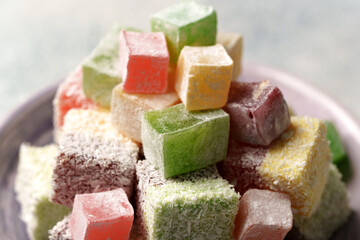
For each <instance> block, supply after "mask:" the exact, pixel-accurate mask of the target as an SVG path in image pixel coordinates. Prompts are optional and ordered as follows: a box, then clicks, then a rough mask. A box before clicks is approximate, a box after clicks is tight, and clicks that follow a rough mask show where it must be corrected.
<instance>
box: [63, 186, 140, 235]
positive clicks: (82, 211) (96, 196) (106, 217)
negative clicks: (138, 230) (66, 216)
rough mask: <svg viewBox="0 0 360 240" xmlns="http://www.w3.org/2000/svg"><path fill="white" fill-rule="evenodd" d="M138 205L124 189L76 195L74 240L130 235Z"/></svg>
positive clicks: (73, 219) (71, 218)
mask: <svg viewBox="0 0 360 240" xmlns="http://www.w3.org/2000/svg"><path fill="white" fill-rule="evenodd" d="M133 220H134V209H133V207H132V205H131V204H130V202H129V200H128V198H127V196H126V193H125V192H124V190H123V189H121V188H118V189H115V190H112V191H105V192H98V193H88V194H78V195H76V196H75V200H74V207H73V210H72V212H71V217H70V222H69V229H70V232H71V236H72V238H73V239H74V240H107V239H129V236H130V230H131V227H132V224H133Z"/></svg>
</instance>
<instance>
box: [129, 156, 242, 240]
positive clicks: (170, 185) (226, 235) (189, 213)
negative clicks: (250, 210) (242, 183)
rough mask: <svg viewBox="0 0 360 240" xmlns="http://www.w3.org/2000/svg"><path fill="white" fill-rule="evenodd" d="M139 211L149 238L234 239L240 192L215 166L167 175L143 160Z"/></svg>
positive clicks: (139, 172) (139, 174) (139, 176)
mask: <svg viewBox="0 0 360 240" xmlns="http://www.w3.org/2000/svg"><path fill="white" fill-rule="evenodd" d="M136 174H137V179H138V185H137V188H138V191H137V194H138V197H137V204H138V205H137V206H138V207H137V214H138V217H139V220H140V221H142V224H139V226H143V234H144V235H145V236H146V237H147V239H149V240H151V239H158V240H160V239H203V240H205V239H214V240H215V239H229V240H230V239H233V230H234V222H235V216H236V213H237V210H238V205H239V197H240V196H239V195H238V194H237V193H236V192H235V191H234V189H233V188H232V186H231V185H230V184H229V183H228V182H227V181H226V180H224V179H222V178H221V177H220V176H219V174H218V173H217V171H216V168H215V166H210V167H208V168H204V169H200V170H197V171H194V172H191V173H187V174H183V175H179V176H177V177H174V178H170V179H166V180H165V179H164V178H163V177H162V173H161V172H159V171H158V170H157V169H156V168H155V167H154V166H153V165H152V164H151V163H150V162H149V161H147V160H144V161H139V162H138V163H137V166H136Z"/></svg>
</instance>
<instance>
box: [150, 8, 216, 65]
mask: <svg viewBox="0 0 360 240" xmlns="http://www.w3.org/2000/svg"><path fill="white" fill-rule="evenodd" d="M150 23H151V31H153V32H164V33H165V36H166V40H167V44H168V48H169V53H170V61H171V63H173V64H175V63H176V61H177V59H178V56H179V54H180V51H181V49H182V48H183V47H184V46H185V45H187V46H210V45H214V44H215V41H216V32H217V16H216V12H215V10H214V8H213V7H211V6H203V5H200V4H197V3H196V2H194V1H184V2H181V3H178V4H176V5H174V6H171V7H168V8H166V9H164V10H162V11H160V12H158V13H155V14H153V15H152V16H151V17H150Z"/></svg>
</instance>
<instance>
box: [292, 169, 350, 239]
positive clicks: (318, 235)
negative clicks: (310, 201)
mask: <svg viewBox="0 0 360 240" xmlns="http://www.w3.org/2000/svg"><path fill="white" fill-rule="evenodd" d="M350 213H351V209H350V207H349V199H348V195H347V191H346V186H345V184H344V183H343V182H342V181H341V173H340V172H339V170H338V169H337V168H336V167H335V165H334V164H331V165H330V170H329V176H328V180H327V183H326V186H325V190H324V192H323V194H322V196H321V201H320V205H319V206H318V208H317V210H316V211H315V212H314V213H313V214H312V215H311V216H310V217H309V218H305V217H302V216H300V215H298V214H294V226H295V227H296V228H297V230H298V231H299V233H300V234H301V235H302V236H303V237H304V238H305V239H311V240H320V239H329V238H330V237H331V236H332V234H333V233H334V232H335V231H336V230H337V229H338V228H339V227H340V226H342V225H343V224H344V223H345V222H346V221H347V220H348V218H349V216H350Z"/></svg>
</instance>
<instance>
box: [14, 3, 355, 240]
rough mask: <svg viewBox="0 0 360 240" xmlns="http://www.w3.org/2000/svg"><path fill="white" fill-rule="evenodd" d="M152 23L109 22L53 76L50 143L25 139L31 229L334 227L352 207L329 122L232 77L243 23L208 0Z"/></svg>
mask: <svg viewBox="0 0 360 240" xmlns="http://www.w3.org/2000/svg"><path fill="white" fill-rule="evenodd" d="M150 24H151V32H142V31H141V30H138V29H134V28H129V27H123V26H121V25H117V24H116V25H114V26H113V28H112V29H111V30H110V32H109V33H108V34H107V35H106V36H105V37H104V38H103V39H102V40H101V42H100V43H99V45H98V46H97V47H96V49H95V50H94V51H93V52H92V54H91V55H90V56H89V57H88V58H86V59H85V60H84V61H83V62H82V63H81V64H80V65H79V66H78V67H77V68H76V69H75V70H74V72H72V73H71V74H70V75H69V76H68V77H67V78H66V79H65V80H64V82H62V83H61V85H60V86H59V88H58V90H57V94H56V97H55V99H54V128H55V136H56V137H55V139H56V144H51V145H48V146H44V147H34V146H30V145H28V144H23V145H22V146H21V149H20V162H19V167H18V175H17V178H16V191H17V194H18V195H17V197H18V200H19V202H20V203H21V206H22V212H21V218H22V220H23V221H24V222H25V223H26V224H27V230H28V234H29V236H30V238H31V239H36V240H38V239H66V240H70V239H74V240H78V239H97V240H101V239H104V240H106V239H165V240H169V239H196V240H211V239H214V240H216V239H272V240H274V239H284V238H285V237H286V236H287V237H290V236H294V237H295V238H305V239H328V238H330V237H331V236H332V234H333V233H334V232H335V231H336V230H337V229H338V228H339V227H340V226H341V225H343V224H344V223H345V222H346V221H347V219H348V217H349V215H350V212H351V210H350V208H349V205H348V197H347V192H346V186H345V183H344V182H343V179H342V178H347V177H348V176H349V173H348V169H349V168H348V165H347V164H348V160H347V157H346V153H345V151H344V148H343V147H342V145H341V140H340V137H339V135H338V134H337V131H336V129H335V126H334V125H333V124H332V123H331V122H325V121H322V120H319V119H316V118H312V117H307V116H290V115H291V114H290V112H291V111H290V110H289V107H288V105H287V103H286V101H285V99H284V96H283V94H282V92H281V91H280V89H279V88H278V87H276V86H274V85H273V84H272V83H271V82H270V81H267V80H266V79H264V81H262V82H240V81H238V80H237V79H238V78H239V75H240V74H241V72H242V69H241V58H242V49H243V46H242V40H243V39H242V36H241V35H240V34H236V33H218V32H217V15H216V12H215V10H214V9H213V8H212V7H211V6H203V5H199V4H197V3H195V2H193V1H185V2H182V3H179V4H177V5H174V6H171V7H169V8H166V9H164V10H162V11H159V12H158V13H156V14H154V15H152V16H151V18H150ZM329 142H330V144H329ZM339 169H340V171H341V172H342V174H344V177H342V174H341V173H340V171H339ZM288 233H290V234H288Z"/></svg>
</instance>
